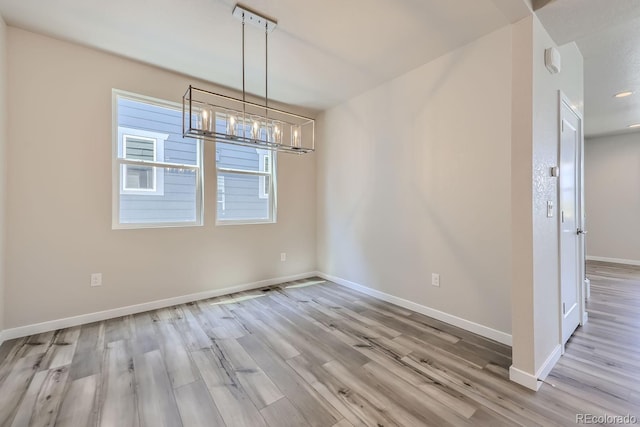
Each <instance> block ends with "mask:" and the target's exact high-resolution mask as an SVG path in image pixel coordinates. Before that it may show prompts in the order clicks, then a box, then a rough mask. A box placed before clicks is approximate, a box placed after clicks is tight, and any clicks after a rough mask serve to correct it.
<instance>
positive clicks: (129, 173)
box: [123, 165, 156, 190]
mask: <svg viewBox="0 0 640 427" xmlns="http://www.w3.org/2000/svg"><path fill="white" fill-rule="evenodd" d="M123 166H124V167H125V171H126V172H125V189H127V190H153V189H155V169H156V168H154V167H151V166H133V165H123Z"/></svg>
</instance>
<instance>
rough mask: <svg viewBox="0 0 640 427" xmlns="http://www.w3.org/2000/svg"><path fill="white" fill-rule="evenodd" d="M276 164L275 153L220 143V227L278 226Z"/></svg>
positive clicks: (222, 125) (217, 162)
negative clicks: (262, 224)
mask: <svg viewBox="0 0 640 427" xmlns="http://www.w3.org/2000/svg"><path fill="white" fill-rule="evenodd" d="M247 126H249V125H247ZM216 127H217V128H219V129H218V131H219V132H222V133H224V131H225V129H224V122H223V121H220V122H219V123H218V122H217V123H216ZM275 164H276V156H275V152H274V151H270V150H263V149H258V148H253V147H245V146H237V145H231V144H227V143H223V142H217V143H216V165H217V174H218V198H217V200H218V209H217V223H218V224H242V223H269V222H275V220H276V186H275V183H276V179H275V170H276V167H275Z"/></svg>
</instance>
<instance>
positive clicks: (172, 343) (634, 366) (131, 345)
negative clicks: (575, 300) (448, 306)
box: [0, 263, 640, 427]
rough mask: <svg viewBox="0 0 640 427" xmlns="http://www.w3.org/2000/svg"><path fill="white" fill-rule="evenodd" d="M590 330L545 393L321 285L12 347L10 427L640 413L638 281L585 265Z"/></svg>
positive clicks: (455, 340)
mask: <svg viewBox="0 0 640 427" xmlns="http://www.w3.org/2000/svg"><path fill="white" fill-rule="evenodd" d="M589 275H590V276H591V279H592V298H591V301H590V302H589V307H588V308H589V313H590V322H589V323H588V324H587V325H586V326H585V327H583V328H580V329H579V330H578V331H577V332H576V335H575V336H574V337H573V338H572V339H571V340H570V341H569V344H568V347H567V353H566V355H565V356H564V357H563V358H562V359H561V361H560V362H559V363H558V365H557V367H556V368H555V369H554V370H553V371H552V373H551V374H550V376H549V377H548V378H547V381H546V383H545V384H543V386H542V388H541V389H540V391H539V392H538V393H534V392H531V391H529V390H526V389H524V388H522V387H520V386H518V385H516V384H514V383H511V382H509V380H508V368H509V365H510V364H511V350H510V348H509V347H507V346H504V345H502V344H499V343H496V342H493V341H490V340H487V339H485V338H482V337H479V336H477V335H474V334H471V333H469V332H466V331H463V330H461V329H458V328H456V327H453V326H450V325H447V324H444V323H442V322H439V321H437V320H434V319H431V318H428V317H426V316H423V315H420V314H417V313H414V312H411V311H409V310H406V309H404V308H400V307H397V306H394V305H391V304H388V303H385V302H381V301H379V300H376V299H374V298H371V297H369V296H366V295H363V294H360V293H357V292H354V291H352V290H349V289H346V288H343V287H340V286H338V285H336V284H333V283H331V282H326V281H324V280H321V279H318V278H314V279H308V280H303V281H297V282H290V283H286V284H283V285H280V286H275V287H271V288H266V289H262V290H258V291H251V292H243V293H239V294H233V295H229V296H224V297H220V298H214V299H209V300H203V301H198V302H197V303H192V304H184V305H179V306H175V307H170V308H165V309H161V310H156V311H152V312H148V313H141V314H136V315H132V316H126V317H122V318H118V319H111V320H108V321H105V322H99V323H94V324H88V325H83V326H82V327H75V328H69V329H65V330H59V331H55V332H48V333H43V334H38V335H34V336H31V337H26V338H20V339H16V340H12V341H8V342H6V343H4V344H3V345H2V347H0V426H3V427H4V426H45V425H46V426H52V425H57V426H118V427H126V426H152V427H157V426H171V427H174V426H175V427H179V426H187V427H191V426H194V427H198V426H226V427H235V426H251V427H254V426H265V427H286V426H294V427H303V426H313V427H322V426H327V427H332V426H335V427H351V426H467V425H469V426H470V425H473V426H478V425H480V426H484V425H486V426H511V425H526V426H529V425H540V426H550V425H557V426H565V425H572V424H574V423H575V420H576V414H577V413H590V414H593V415H603V414H609V415H626V414H632V415H636V416H640V387H638V385H637V384H638V383H639V380H640V340H639V337H640V330H639V328H638V326H640V268H637V269H634V268H627V267H620V266H614V265H605V264H601V263H593V264H591V265H590V266H589Z"/></svg>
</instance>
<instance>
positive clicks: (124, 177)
mask: <svg viewBox="0 0 640 427" xmlns="http://www.w3.org/2000/svg"><path fill="white" fill-rule="evenodd" d="M129 138H131V139H137V140H141V139H142V140H147V141H151V142H152V143H153V161H154V162H157V161H158V140H157V139H156V138H147V137H144V136H137V135H131V134H129V133H126V134H123V135H122V152H123V153H126V152H127V140H128V139H129ZM125 158H126V157H125ZM128 160H135V159H128ZM129 166H133V165H129V164H124V165H122V177H121V178H120V182H121V183H122V188H121V189H120V191H121V193H122V194H153V195H158V188H161V189H162V190H161V191H160V193H164V191H163V190H164V185H159V184H158V169H157V168H153V169H152V171H153V181H152V182H153V187H152V188H128V187H127V181H128V175H127V169H128V167H129ZM139 166H143V165H139ZM161 175H162V174H161Z"/></svg>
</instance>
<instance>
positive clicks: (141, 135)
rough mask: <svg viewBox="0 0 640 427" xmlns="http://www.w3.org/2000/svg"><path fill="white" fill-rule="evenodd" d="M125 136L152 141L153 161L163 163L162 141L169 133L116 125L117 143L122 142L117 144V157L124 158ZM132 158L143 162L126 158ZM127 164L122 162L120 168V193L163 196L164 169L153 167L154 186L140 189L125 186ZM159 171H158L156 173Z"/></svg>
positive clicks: (125, 148)
mask: <svg viewBox="0 0 640 427" xmlns="http://www.w3.org/2000/svg"><path fill="white" fill-rule="evenodd" d="M127 137H132V138H136V139H147V140H150V141H154V145H153V150H154V152H153V161H154V162H157V163H165V161H164V142H165V141H166V140H167V139H168V138H169V134H166V133H160V132H152V131H148V130H142V129H135V128H128V127H125V126H118V144H120V142H122V145H118V157H121V158H122V159H126V157H125V156H126V152H127V151H126V150H127V147H126V143H125V141H126V139H127ZM127 160H133V161H136V162H143V160H136V159H127ZM127 166H128V164H124V165H123V168H122V170H121V175H122V176H121V177H120V194H121V195H123V194H131V195H138V196H144V195H149V196H163V195H164V170H162V169H160V170H159V169H158V168H157V167H154V168H153V180H154V188H153V189H142V188H127V187H126V176H127ZM136 166H147V165H146V164H142V163H141V164H136ZM158 172H160V173H158Z"/></svg>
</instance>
